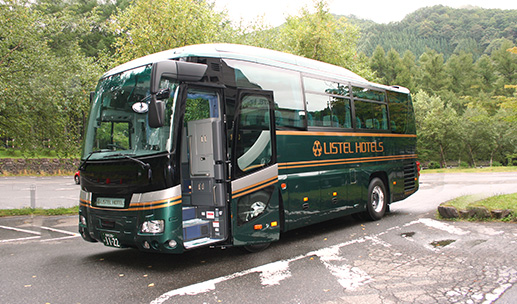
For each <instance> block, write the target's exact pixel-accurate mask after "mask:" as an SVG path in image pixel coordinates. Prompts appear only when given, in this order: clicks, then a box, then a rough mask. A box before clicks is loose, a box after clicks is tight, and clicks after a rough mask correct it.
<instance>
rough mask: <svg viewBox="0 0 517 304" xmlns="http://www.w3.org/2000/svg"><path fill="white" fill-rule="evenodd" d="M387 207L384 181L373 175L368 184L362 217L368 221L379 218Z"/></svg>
mask: <svg viewBox="0 0 517 304" xmlns="http://www.w3.org/2000/svg"><path fill="white" fill-rule="evenodd" d="M387 209H388V194H387V192H386V185H384V182H383V181H382V180H381V179H380V178H378V177H375V178H374V179H372V181H371V182H370V185H369V186H368V197H367V201H366V211H365V212H364V213H363V218H364V219H366V220H370V221H378V220H380V219H381V218H382V217H383V216H384V214H385V213H386V210H387Z"/></svg>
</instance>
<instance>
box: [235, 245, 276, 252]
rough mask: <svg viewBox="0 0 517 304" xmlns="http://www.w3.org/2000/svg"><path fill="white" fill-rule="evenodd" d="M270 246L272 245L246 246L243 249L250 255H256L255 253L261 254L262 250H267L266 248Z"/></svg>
mask: <svg viewBox="0 0 517 304" xmlns="http://www.w3.org/2000/svg"><path fill="white" fill-rule="evenodd" d="M269 245H271V243H262V244H254V245H245V246H243V247H242V249H244V251H246V252H249V253H255V252H260V251H262V250H265V249H266V248H268V247H269Z"/></svg>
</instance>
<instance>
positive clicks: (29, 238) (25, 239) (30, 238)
mask: <svg viewBox="0 0 517 304" xmlns="http://www.w3.org/2000/svg"><path fill="white" fill-rule="evenodd" d="M39 238H41V236H29V237H25V238H18V239H8V240H0V243H9V242H19V241H27V240H34V239H39Z"/></svg>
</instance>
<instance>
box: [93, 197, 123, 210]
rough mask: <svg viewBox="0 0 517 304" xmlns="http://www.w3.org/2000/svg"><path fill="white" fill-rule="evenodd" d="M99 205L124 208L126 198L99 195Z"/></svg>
mask: <svg viewBox="0 0 517 304" xmlns="http://www.w3.org/2000/svg"><path fill="white" fill-rule="evenodd" d="M97 206H98V207H111V208H124V199H123V198H113V197H98V198H97Z"/></svg>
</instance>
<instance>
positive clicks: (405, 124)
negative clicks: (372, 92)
mask: <svg viewBox="0 0 517 304" xmlns="http://www.w3.org/2000/svg"><path fill="white" fill-rule="evenodd" d="M388 100H389V109H390V128H391V131H392V132H394V133H400V134H415V133H416V129H415V116H414V112H413V104H412V103H411V98H410V96H409V95H408V94H404V93H397V92H388Z"/></svg>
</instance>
